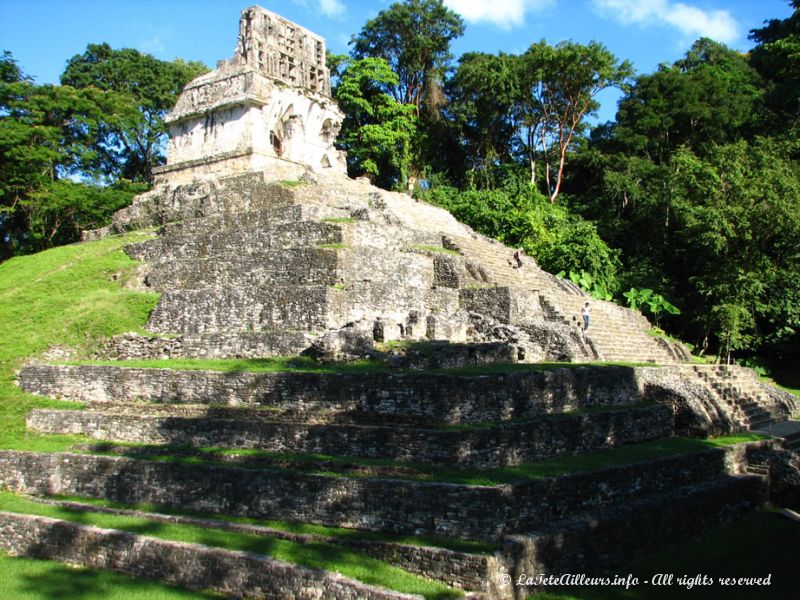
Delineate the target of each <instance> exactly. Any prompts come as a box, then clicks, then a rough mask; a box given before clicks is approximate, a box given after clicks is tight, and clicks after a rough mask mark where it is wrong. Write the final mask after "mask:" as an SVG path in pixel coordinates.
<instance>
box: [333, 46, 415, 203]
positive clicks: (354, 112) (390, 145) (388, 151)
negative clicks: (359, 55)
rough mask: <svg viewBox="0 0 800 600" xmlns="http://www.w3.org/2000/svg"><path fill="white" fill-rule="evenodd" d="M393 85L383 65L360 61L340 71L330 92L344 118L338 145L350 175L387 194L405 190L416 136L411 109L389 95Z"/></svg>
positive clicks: (371, 60) (394, 79)
mask: <svg viewBox="0 0 800 600" xmlns="http://www.w3.org/2000/svg"><path fill="white" fill-rule="evenodd" d="M397 81H398V78H397V75H395V73H394V72H393V71H392V70H391V69H390V68H389V65H388V64H387V63H386V61H385V60H383V59H380V58H363V59H360V60H354V61H352V62H349V63H348V64H347V65H346V66H345V67H344V68H343V71H342V73H341V76H340V79H339V83H338V85H337V86H336V88H335V89H334V97H335V98H336V100H337V101H338V102H339V105H340V106H341V108H342V110H343V111H344V112H345V114H346V115H347V116H346V118H345V121H344V123H343V125H342V132H341V134H340V136H339V145H340V147H341V148H343V149H344V150H346V151H347V162H348V165H347V166H348V171H349V172H350V174H351V175H352V176H360V175H364V174H368V175H370V176H371V177H372V179H373V182H374V183H375V184H376V185H379V186H381V187H384V188H387V189H392V188H400V189H404V188H405V187H407V185H408V177H409V169H410V166H411V161H412V150H413V141H414V137H415V134H416V131H417V118H416V116H415V110H414V106H413V105H411V104H401V103H399V102H397V101H396V100H395V99H394V98H392V96H391V95H390V94H389V93H387V87H388V86H391V85H395V84H396V83H397Z"/></svg>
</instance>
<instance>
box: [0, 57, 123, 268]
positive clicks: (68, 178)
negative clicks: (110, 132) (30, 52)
mask: <svg viewBox="0 0 800 600" xmlns="http://www.w3.org/2000/svg"><path fill="white" fill-rule="evenodd" d="M0 73H2V81H0V258H7V257H9V256H12V255H14V254H18V253H27V252H35V251H37V250H41V249H43V248H47V247H50V246H53V245H57V244H63V243H67V242H72V241H75V240H76V239H77V237H78V235H79V233H80V230H81V229H83V228H91V227H96V226H99V225H101V224H102V221H103V219H105V218H107V217H108V215H109V214H110V212H112V211H113V210H115V209H116V208H120V207H121V206H123V205H124V204H125V203H127V202H129V201H130V198H131V195H132V194H131V193H129V192H128V191H127V190H125V189H120V188H118V187H97V186H91V185H88V184H84V183H79V182H77V181H75V179H87V178H89V179H91V178H93V177H94V176H96V175H98V174H99V172H100V170H99V162H98V148H102V142H101V141H100V138H101V131H102V130H103V128H104V127H106V126H108V125H111V126H116V125H117V124H118V123H121V122H124V121H126V120H128V119H130V118H131V112H132V108H131V105H130V103H129V102H128V100H127V98H125V97H122V96H121V95H119V94H116V93H114V92H103V91H100V90H97V89H94V88H91V89H85V90H78V89H75V88H72V87H70V86H52V85H44V86H37V85H35V84H34V83H33V82H32V81H31V79H30V78H29V77H27V76H25V75H24V73H22V72H21V70H20V69H19V68H18V67H17V66H16V62H15V61H14V60H13V57H11V55H10V54H8V53H5V54H4V55H3V58H2V59H0Z"/></svg>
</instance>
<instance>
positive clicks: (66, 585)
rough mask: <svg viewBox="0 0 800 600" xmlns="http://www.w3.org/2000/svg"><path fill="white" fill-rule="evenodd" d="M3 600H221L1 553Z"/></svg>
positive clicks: (118, 576) (161, 585) (146, 582)
mask: <svg viewBox="0 0 800 600" xmlns="http://www.w3.org/2000/svg"><path fill="white" fill-rule="evenodd" d="M0 573H2V575H0V597H2V598H3V600H190V599H194V600H200V599H203V598H205V599H208V600H211V599H212V598H217V599H218V598H221V596H217V595H212V594H202V593H200V592H189V591H186V590H181V589H177V588H172V587H169V586H166V585H163V584H160V583H156V582H152V581H145V580H142V579H134V578H132V577H128V576H126V575H120V574H118V573H111V572H108V571H91V570H89V569H84V568H78V567H70V566H67V565H62V564H60V563H55V562H51V561H46V560H35V559H32V558H18V557H12V556H8V555H7V554H4V553H3V552H0Z"/></svg>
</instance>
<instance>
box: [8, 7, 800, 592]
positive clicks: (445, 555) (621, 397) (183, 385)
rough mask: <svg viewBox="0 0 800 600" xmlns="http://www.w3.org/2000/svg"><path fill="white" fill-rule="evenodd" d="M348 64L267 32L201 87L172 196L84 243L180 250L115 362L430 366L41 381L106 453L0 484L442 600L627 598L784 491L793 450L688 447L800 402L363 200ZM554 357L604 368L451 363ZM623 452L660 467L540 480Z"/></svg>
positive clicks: (64, 546) (129, 559) (202, 553)
mask: <svg viewBox="0 0 800 600" xmlns="http://www.w3.org/2000/svg"><path fill="white" fill-rule="evenodd" d="M324 55H325V46H324V40H322V39H321V38H319V37H318V36H315V35H314V34H312V33H310V32H308V31H306V30H304V29H303V28H302V27H299V26H297V25H295V24H293V23H290V22H288V21H286V20H285V19H282V18H281V17H279V16H277V15H275V14H273V13H270V12H268V11H266V10H264V9H261V8H258V7H253V8H249V9H246V10H245V11H244V12H243V13H242V20H241V23H240V35H239V42H238V44H237V47H236V54H235V57H234V58H233V59H232V60H230V61H226V62H223V63H221V64H220V66H219V67H218V69H217V70H216V71H213V72H212V73H209V74H207V75H204V76H202V77H200V78H198V79H197V80H195V81H193V82H192V83H190V84H189V85H188V86H187V88H186V90H185V91H184V94H183V95H182V96H181V99H180V100H179V102H178V104H177V106H176V109H175V110H174V111H173V113H172V114H171V115H170V117H169V118H168V121H169V123H170V136H171V139H170V155H169V161H168V163H167V165H166V166H165V167H164V168H163V169H162V171H161V172H160V174H159V180H158V183H157V185H156V186H155V187H154V189H153V190H152V191H150V192H148V193H146V194H144V195H142V196H140V197H138V198H137V199H136V200H135V201H134V203H133V204H132V205H131V206H130V207H128V208H126V209H124V210H122V211H120V212H118V213H117V214H116V215H115V217H114V221H113V223H112V224H111V225H110V226H109V227H108V228H105V229H104V230H100V231H95V232H88V233H87V234H86V236H85V239H87V240H92V239H97V238H99V237H102V236H104V235H108V234H112V233H120V232H124V231H128V230H134V229H145V228H156V229H157V235H155V236H154V237H153V238H152V239H149V240H148V241H145V242H142V243H138V244H135V245H133V246H130V247H129V248H128V250H127V251H128V253H129V254H130V255H131V256H132V257H134V258H136V259H138V260H140V261H141V265H142V266H141V273H140V274H141V280H142V285H145V286H147V287H148V288H149V289H154V290H157V291H159V292H160V293H161V296H160V301H159V303H158V306H157V307H156V309H155V310H154V312H153V313H152V315H151V317H150V321H149V323H148V329H149V330H150V331H151V332H152V335H147V336H140V335H134V334H130V335H124V336H120V337H117V338H114V339H113V340H110V341H109V343H108V345H107V346H106V348H105V349H104V351H103V353H104V354H105V355H106V356H107V357H108V356H111V357H114V358H179V357H197V358H230V357H247V358H252V357H269V356H287V355H294V354H300V353H311V354H315V355H317V356H322V357H327V358H336V357H340V358H341V357H366V356H373V357H374V356H378V355H384V356H385V355H391V348H392V347H393V346H392V344H393V343H394V344H396V345H399V346H400V347H402V346H403V344H410V347H412V348H413V347H415V345H425V344H427V345H428V346H427V351H426V352H420V353H419V354H418V355H413V353H412V354H409V353H406V354H405V355H402V356H399V357H398V358H397V360H398V362H397V365H399V366H405V367H421V368H412V369H406V368H399V369H395V368H384V369H380V370H376V371H372V372H366V373H359V372H348V371H343V372H342V371H335V370H334V371H333V372H326V371H313V372H292V371H279V372H257V371H234V372H230V371H221V370H212V369H208V370H188V369H185V370H182V369H176V368H133V367H130V366H126V365H125V363H124V362H120V363H118V364H117V363H112V364H106V365H95V364H84V365H77V366H74V365H73V366H66V365H48V364H31V365H28V366H26V367H25V368H24V369H23V370H22V371H21V373H20V376H19V381H20V385H21V387H22V388H23V389H25V390H26V391H29V392H33V393H37V394H42V395H47V396H51V397H55V398H67V399H71V400H77V401H81V402H84V403H86V405H85V409H84V410H58V409H47V410H44V409H39V410H34V411H32V412H31V413H30V414H29V415H28V418H27V426H28V428H29V429H30V430H31V431H35V432H41V433H52V434H80V435H83V436H85V438H89V439H90V441H89V442H84V443H81V444H79V445H78V446H76V447H75V448H74V451H71V452H66V453H58V454H46V453H37V452H15V451H0V483H2V485H3V486H4V487H6V488H8V489H11V490H14V491H17V492H24V493H27V494H31V495H33V496H34V497H35V498H41V497H46V498H43V499H42V500H41V501H42V502H50V503H53V502H56V503H59V505H60V506H64V507H66V506H67V504H69V503H66V502H65V501H64V500H59V499H57V498H56V499H54V498H53V496H54V495H68V496H78V497H81V498H84V499H87V498H88V499H94V500H98V499H99V500H106V501H113V502H115V503H123V504H124V505H126V506H129V508H125V507H122V508H120V507H119V506H118V505H117V504H115V505H114V507H112V508H108V507H100V508H98V507H97V506H96V505H91V504H89V503H88V500H87V502H86V503H83V502H80V501H77V500H74V499H73V500H71V501H70V502H71V504H70V506H72V507H73V508H75V507H77V508H78V509H80V510H81V511H84V514H90V513H91V512H92V511H97V510H105V511H117V513H118V514H122V515H125V516H131V515H135V516H137V517H138V518H147V519H149V521H150V522H151V523H153V524H155V525H154V529H155V530H157V529H158V524H163V523H171V524H175V523H185V524H193V525H195V526H198V527H203V528H208V529H221V530H225V531H231V530H236V531H237V532H245V533H247V534H248V535H250V534H252V535H257V536H261V537H262V538H265V539H274V540H282V541H287V542H289V541H290V542H292V543H297V544H300V545H313V544H317V543H324V544H329V545H330V546H329V547H330V548H331V551H330V553H331V554H332V555H338V554H340V553H346V552H357V553H359V554H362V555H368V556H370V557H373V558H377V559H379V560H381V561H383V562H384V563H386V564H389V565H392V566H395V567H399V568H401V569H403V570H404V571H406V572H407V573H411V574H415V575H417V576H420V577H424V578H426V579H428V580H432V581H434V582H438V584H439V585H441V586H445V588H444V590H445V591H442V592H441V595H436V596H432V595H431V594H430V593H429V595H428V597H452V596H453V595H459V594H461V593H464V594H465V596H466V597H469V598H485V599H487V600H490V599H491V600H494V599H498V600H500V599H511V598H514V599H521V598H525V597H527V596H528V594H529V593H531V592H533V591H534V589H538V588H541V587H546V585H545V584H543V583H541V582H540V583H535V584H533V585H528V584H527V583H524V582H523V584H521V585H515V582H519V581H520V577H525V576H528V577H532V578H533V579H532V581H536V577H537V576H544V575H547V574H555V573H587V574H591V573H603V572H605V570H607V569H608V568H610V567H614V566H616V565H619V564H621V563H622V562H624V561H626V560H630V559H631V558H632V557H634V556H638V555H640V554H641V553H643V552H646V551H651V550H655V549H658V548H660V547H662V546H664V545H665V544H668V543H671V542H675V541H680V540H685V539H687V538H690V537H692V536H695V535H697V534H698V533H701V532H703V531H706V530H708V529H709V528H712V527H715V526H718V525H720V524H725V523H728V522H730V521H731V520H732V519H734V518H736V517H737V516H739V515H742V514H744V513H746V512H748V511H751V510H753V509H755V508H757V507H759V506H762V505H763V504H764V503H765V502H766V501H767V500H768V499H769V498H770V497H771V496H773V495H774V494H775V493H776V492H777V491H779V490H780V489H781V488H780V486H781V481H782V480H781V479H780V477H779V475H778V470H776V466H775V465H783V466H784V467H786V469H785V471H781V473H783V472H787V471H788V472H792V469H793V468H794V469H795V470H796V468H797V465H798V462H799V461H798V459H797V458H796V457H795V458H792V457H793V456H796V455H794V454H792V451H791V444H792V443H797V441H795V442H792V441H791V440H787V441H782V440H763V441H753V442H748V443H738V444H734V443H730V444H728V445H720V446H719V447H711V446H704V445H703V444H702V442H699V441H698V440H696V439H695V440H688V441H687V439H686V438H688V437H690V436H694V437H704V436H709V435H719V434H727V433H732V432H739V431H743V430H747V429H753V428H755V427H757V426H765V425H767V426H768V425H769V424H770V423H773V422H775V421H785V420H786V419H787V417H788V416H790V415H791V414H792V413H796V411H797V406H796V403H795V400H794V398H793V397H792V396H790V395H789V394H786V393H783V392H781V391H779V390H777V389H775V388H772V387H770V386H767V385H764V384H762V383H761V382H759V381H758V379H757V378H756V377H755V375H754V374H753V373H752V372H751V371H749V370H746V369H740V368H737V367H727V366H696V365H692V364H682V363H683V362H684V361H686V360H687V359H688V358H689V357H688V354H687V353H686V352H685V350H683V349H682V348H681V347H680V346H679V345H676V344H672V343H669V342H665V341H663V340H660V339H659V338H656V337H653V336H651V335H649V334H648V329H649V324H648V323H647V321H646V320H645V319H644V318H643V317H641V315H639V314H638V313H634V312H632V311H630V310H627V309H624V308H621V307H619V306H616V305H613V304H610V303H604V302H597V301H594V300H592V303H593V305H594V313H593V322H592V326H591V329H590V332H589V334H588V335H584V334H583V333H582V332H581V331H580V328H579V326H578V322H579V318H578V313H579V309H580V306H581V304H582V303H583V302H584V301H586V296H585V294H584V293H583V292H582V291H581V290H579V289H577V288H575V287H574V286H572V285H571V284H569V283H568V282H565V281H563V280H560V279H558V278H556V277H554V276H552V275H550V274H548V273H546V272H544V271H542V270H541V269H539V268H538V267H537V266H536V265H535V264H534V263H533V262H532V261H526V262H525V264H523V266H522V268H519V269H514V268H512V264H511V257H512V250H511V249H509V248H506V247H504V246H502V245H501V244H499V243H497V242H494V241H492V240H489V239H487V238H484V237H482V236H480V235H478V234H476V233H475V232H473V231H471V230H470V229H469V228H468V227H466V226H464V225H462V224H460V223H458V222H457V221H456V220H455V219H454V218H453V217H452V216H451V215H449V214H448V213H446V212H445V211H442V210H441V209H438V208H436V207H433V206H429V205H427V204H425V203H423V202H417V201H415V200H413V199H412V198H411V197H409V196H408V195H405V194H398V193H391V192H387V191H384V190H380V189H378V188H375V187H373V186H371V185H370V184H369V183H368V182H365V181H353V180H350V179H348V178H347V177H346V175H345V173H344V161H343V157H342V156H341V154H339V153H338V151H336V150H335V148H334V146H333V140H334V138H335V133H336V131H337V130H338V127H339V124H340V122H341V113H339V111H338V109H337V108H336V106H335V104H334V103H333V102H332V100H331V99H330V97H329V83H328V75H327V70H326V69H325V65H324ZM387 348H388V349H387ZM544 361H568V362H573V363H575V362H577V363H585V364H581V365H578V366H575V365H572V366H558V365H556V366H553V365H550V366H548V367H546V368H545V367H542V368H530V367H528V366H525V367H524V368H521V369H500V370H496V371H493V370H491V369H488V370H486V369H485V370H480V369H479V370H477V371H467V372H462V371H458V370H451V369H448V368H447V367H452V366H464V365H483V364H485V363H492V362H497V363H506V364H507V363H520V362H527V363H534V362H544ZM596 361H630V362H635V363H657V365H659V366H656V365H652V366H623V365H616V366H599V365H592V364H591V363H593V362H596ZM390 364H392V363H391V361H390ZM664 365H666V366H664ZM675 436H683V437H684V443H683V446H681V448H683V449H682V450H680V451H678V450H674V451H664V450H663V449H660V447H661V446H667V447H672V446H673V445H674V446H676V447H677V445H678V444H679V443H681V441H680V440H678V441H676V440H674V439H672V438H673V437H675ZM92 441H96V442H100V443H99V444H94V443H91V442H92ZM131 444H134V445H131ZM623 446H629V447H634V448H646V449H645V450H642V452H643V455H642V456H650V454H647V453H653V452H657V453H656V454H652V455H653V456H657V458H654V459H651V460H642V459H640V458H636V457H635V458H627V459H626V458H624V457H623V458H617V459H614V461H611V462H609V463H603V465H604V466H600V467H586V466H584V467H581V468H577V469H576V468H571V469H566V470H553V467H552V465H550V466H549V467H548V466H547V465H546V464H545V463H542V461H546V460H547V459H552V458H554V457H562V458H563V457H570V456H572V457H575V458H577V459H579V458H580V457H581V456H582V455H585V454H586V453H596V452H598V451H601V450H604V451H607V452H609V453H614V452H618V451H624V450H625V448H622V447H623ZM237 452H238V453H237ZM614 456H618V455H614ZM792 461H794V462H792ZM540 463H541V464H540ZM537 465H538V466H537ZM542 465H544V466H542ZM509 468H516V469H518V471H513V472H509V471H508V470H507V469H509ZM504 469H506V470H504ZM537 469H539V470H537ZM548 469H550V470H548ZM528 470H530V472H532V473H534V475H527V474H526V473H527V472H528ZM138 503H147V504H150V505H156V506H157V507H160V509H161V510H159V509H156V508H154V509H148V510H147V512H144V513H143V512H142V510H141V509H137V508H134V506H133V505H136V504H138ZM166 512H171V513H178V514H165V513H166ZM198 512H199V513H203V514H204V515H205V516H204V517H203V519H202V520H199V518H198V517H197V516H196V514H195V513H198ZM209 515H210V516H209ZM228 517H248V518H251V519H271V520H279V521H284V522H286V523H289V524H290V525H291V524H294V525H296V524H298V523H304V524H312V525H315V526H327V527H329V528H332V529H329V530H325V531H326V533H319V532H318V530H315V531H316V532H315V533H308V532H305V533H297V532H295V531H294V530H293V529H292V528H291V527H289V526H286V527H285V528H283V529H281V526H280V525H275V524H274V521H273V524H271V525H268V526H267V525H264V524H263V523H256V524H249V525H243V524H240V523H234V524H232V523H231V522H230V520H225V519H226V518H228ZM334 528H338V529H334ZM414 540H419V541H418V543H415V542H414ZM0 548H5V549H7V550H9V551H11V552H14V553H18V554H27V555H33V556H41V557H46V558H52V559H56V560H62V561H66V562H70V563H78V564H88V565H92V566H94V567H98V568H110V569H115V570H120V571H124V572H127V573H132V574H134V575H137V576H147V577H153V578H158V579H162V580H165V581H168V582H172V583H175V584H178V585H182V586H185V587H189V588H191V589H212V590H215V591H217V592H220V593H224V594H228V595H233V596H235V597H252V598H287V597H297V598H345V599H350V598H352V599H355V598H359V599H361V598H375V599H379V598H380V599H383V598H386V599H389V598H420V597H421V596H419V595H414V594H412V593H411V592H408V593H403V592H398V591H393V590H388V589H385V588H382V587H378V586H377V585H371V584H367V583H364V582H363V581H356V580H354V579H353V578H350V577H344V576H341V575H338V574H335V573H329V572H326V571H323V570H320V569H311V568H308V567H307V566H303V565H298V564H295V563H292V562H286V561H281V560H277V559H274V558H272V557H271V556H269V555H268V553H254V552H232V551H230V550H224V549H220V548H216V547H214V546H213V544H211V545H208V544H180V543H176V542H170V541H168V540H164V539H161V538H159V537H158V536H144V535H140V534H139V533H137V532H121V531H117V530H107V529H104V530H101V529H97V528H92V527H87V526H85V525H81V524H80V523H75V522H69V521H58V520H53V519H47V518H44V517H35V516H24V515H17V514H13V513H0ZM524 581H527V580H524ZM448 588H449V589H448Z"/></svg>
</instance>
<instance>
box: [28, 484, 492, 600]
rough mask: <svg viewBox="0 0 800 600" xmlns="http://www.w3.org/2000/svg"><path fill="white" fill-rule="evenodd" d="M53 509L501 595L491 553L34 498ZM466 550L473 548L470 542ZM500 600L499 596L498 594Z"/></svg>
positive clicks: (372, 537) (373, 537) (364, 536)
mask: <svg viewBox="0 0 800 600" xmlns="http://www.w3.org/2000/svg"><path fill="white" fill-rule="evenodd" d="M31 499H33V500H35V501H38V502H41V503H42V504H47V505H51V506H59V507H63V508H65V509H67V510H76V511H80V512H85V513H101V514H113V515H121V516H127V517H133V518H144V519H147V520H148V521H150V522H152V523H164V524H172V523H176V524H184V525H191V526H195V527H201V528H204V529H216V530H222V531H230V532H234V533H242V534H247V535H256V536H259V537H265V538H274V539H279V540H287V541H290V542H298V543H300V544H315V543H325V544H330V545H333V546H339V547H344V548H348V549H351V550H356V551H358V552H359V553H361V554H366V555H367V556H372V557H374V558H377V559H379V560H382V561H384V562H386V563H388V564H391V565H394V566H396V567H399V568H401V569H403V570H405V571H408V572H409V573H414V574H417V575H421V576H423V577H428V578H430V579H434V580H436V581H441V582H442V583H445V584H447V585H449V586H451V587H455V588H457V589H461V590H477V591H479V592H489V593H491V592H492V591H495V590H494V589H493V588H494V587H496V586H495V585H493V582H494V581H495V580H496V579H497V578H498V576H499V575H501V574H502V572H503V570H502V567H501V564H500V563H499V561H498V559H497V558H496V557H495V556H493V555H491V554H490V553H489V551H487V550H484V549H480V550H477V551H473V552H470V551H468V550H454V549H450V548H447V547H440V546H436V545H411V544H409V543H407V542H405V541H391V540H390V539H386V538H388V537H389V536H385V538H384V539H379V538H377V537H376V536H369V535H363V536H362V537H359V536H357V535H343V536H331V535H323V534H307V533H306V534H304V533H293V532H291V531H286V530H282V529H275V528H273V527H266V526H263V525H256V524H243V523H235V522H230V521H222V520H218V519H213V518H206V517H197V516H186V515H181V514H176V513H172V514H165V513H157V512H156V513H154V512H144V511H140V510H133V509H130V508H108V507H103V506H98V505H96V504H86V503H82V502H72V501H63V500H53V499H49V498H36V497H33V498H31ZM464 546H467V547H468V546H469V545H468V544H465V545H464ZM494 595H495V596H496V595H497V593H496V591H495V594H494Z"/></svg>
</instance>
